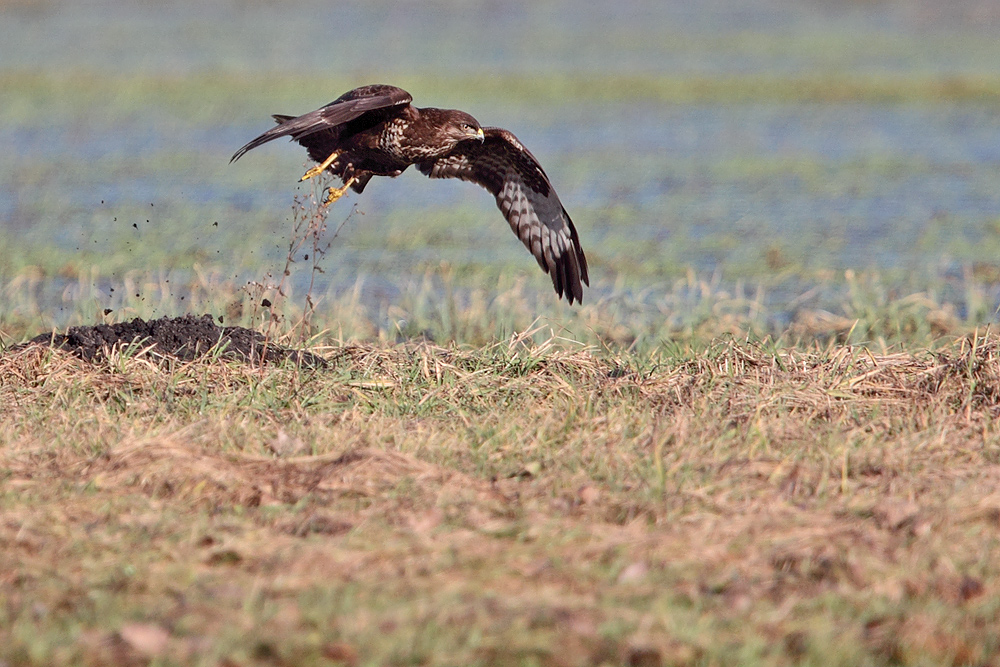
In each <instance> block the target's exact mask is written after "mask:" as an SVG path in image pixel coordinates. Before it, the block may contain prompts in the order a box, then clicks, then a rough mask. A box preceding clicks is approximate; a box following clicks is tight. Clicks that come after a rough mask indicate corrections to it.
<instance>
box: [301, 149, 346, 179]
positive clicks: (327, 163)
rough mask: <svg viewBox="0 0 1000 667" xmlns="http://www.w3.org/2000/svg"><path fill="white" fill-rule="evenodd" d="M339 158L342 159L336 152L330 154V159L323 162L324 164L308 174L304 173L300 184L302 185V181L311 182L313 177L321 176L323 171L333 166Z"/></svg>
mask: <svg viewBox="0 0 1000 667" xmlns="http://www.w3.org/2000/svg"><path fill="white" fill-rule="evenodd" d="M338 157H340V153H338V152H336V151H334V152H333V153H330V157H328V158H327V159H325V160H323V163H322V164H318V165H316V166H315V167H313V168H312V169H310V170H309V171H307V172H306V173H304V174H303V175H302V178H300V179H299V183H301V182H302V181H306V180H309V179H310V178H312V177H313V176H319V175H320V174H322V173H323V170H324V169H326V168H327V167H329V166H330V165H331V164H333V161H334V160H336V159H337V158H338Z"/></svg>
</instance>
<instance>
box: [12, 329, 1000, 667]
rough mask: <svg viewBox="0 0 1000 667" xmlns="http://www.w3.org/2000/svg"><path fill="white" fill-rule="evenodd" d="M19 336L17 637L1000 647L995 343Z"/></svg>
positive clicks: (132, 661) (887, 652) (15, 389)
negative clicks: (160, 341)
mask: <svg viewBox="0 0 1000 667" xmlns="http://www.w3.org/2000/svg"><path fill="white" fill-rule="evenodd" d="M535 338H537V335H536V336H531V335H525V336H520V337H518V336H515V337H512V338H510V339H508V340H505V341H502V342H499V343H495V344H492V345H487V346H476V347H469V346H458V345H450V346H446V347H440V346H435V345H433V344H430V343H417V342H411V343H405V344H399V345H394V344H388V343H383V344H348V345H343V346H340V345H335V346H331V347H327V348H318V349H317V350H316V351H317V352H319V353H321V354H323V355H324V356H326V357H327V358H328V360H329V361H330V362H331V367H330V368H329V369H326V370H322V371H310V370H304V369H297V368H295V367H294V366H292V365H288V366H281V367H275V366H270V367H265V368H252V367H249V366H245V365H239V364H236V363H234V362H228V361H225V360H224V359H222V358H216V357H207V358H203V359H202V360H199V361H195V362H190V363H179V362H170V361H169V360H164V359H161V358H157V357H156V356H155V355H154V354H153V353H152V352H150V351H143V350H141V349H139V348H133V349H130V350H124V351H120V352H118V353H116V354H113V355H111V356H110V357H109V358H107V359H105V360H104V361H101V362H98V363H97V364H88V363H85V362H83V361H80V360H78V359H76V358H75V357H72V356H70V355H67V354H65V353H60V352H53V351H50V350H46V349H42V348H28V349H23V350H20V351H15V352H11V351H8V352H7V353H5V354H3V355H2V356H0V402H2V404H3V405H4V406H5V408H4V411H3V415H2V417H0V508H2V509H0V517H2V519H0V545H2V548H0V572H2V575H0V600H2V601H3V603H2V605H0V661H2V662H3V664H5V665H11V666H14V665H60V664H62V665H75V664H116V665H138V664H157V665H172V664H178V665H180V664H184V665H257V664H271V665H309V664H316V665H320V664H337V663H340V664H349V665H412V664H424V665H455V664H466V665H476V664H480V665H560V666H561V665H567V666H569V665H598V664H627V665H661V664H663V665H724V664H732V665H735V664H740V665H787V664H815V665H858V664H875V665H877V664H886V665H898V664H905V665H942V664H952V665H965V664H970V665H971V664H976V665H980V664H996V660H997V659H998V657H1000V641H998V638H997V634H996V631H995V629H996V616H997V602H996V601H997V599H998V598H997V586H998V585H1000V568H998V565H997V564H998V563H1000V541H998V539H997V529H998V527H1000V495H998V493H997V487H998V482H1000V476H998V475H1000V473H998V472H997V471H998V467H997V460H998V458H1000V429H998V428H997V426H996V420H995V418H996V411H997V408H996V406H997V404H998V402H1000V363H998V362H1000V340H998V339H997V338H996V336H994V335H991V334H985V335H984V334H982V333H980V334H973V335H971V336H969V337H963V338H961V339H959V340H957V341H955V342H954V343H941V344H939V345H937V346H936V348H935V349H934V350H933V351H931V350H924V351H906V352H900V351H896V352H893V351H887V352H872V351H870V350H869V349H867V348H865V347H860V346H848V345H841V344H836V343H830V344H823V345H812V346H803V345H800V346H791V345H776V344H773V343H770V342H767V341H764V342H750V341H746V340H733V339H728V340H727V339H726V338H725V337H723V338H720V339H717V340H716V341H715V342H714V343H711V344H708V345H684V344H676V345H673V346H661V347H660V348H658V351H656V352H655V353H647V354H636V353H629V352H612V351H611V350H609V349H597V348H593V347H587V346H583V345H580V344H574V343H571V342H568V341H566V340H563V339H559V338H555V337H553V338H551V339H549V340H547V341H543V342H540V343H538V342H533V341H534V339H535Z"/></svg>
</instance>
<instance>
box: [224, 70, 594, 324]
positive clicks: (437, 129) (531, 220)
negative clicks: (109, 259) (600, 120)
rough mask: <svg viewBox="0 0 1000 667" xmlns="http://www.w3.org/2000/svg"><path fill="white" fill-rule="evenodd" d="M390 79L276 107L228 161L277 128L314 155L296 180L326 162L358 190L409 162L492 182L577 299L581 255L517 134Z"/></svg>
mask: <svg viewBox="0 0 1000 667" xmlns="http://www.w3.org/2000/svg"><path fill="white" fill-rule="evenodd" d="M412 99H413V98H412V97H411V96H410V94H409V93H408V92H406V91H405V90H402V89H401V88H396V87H395V86H388V85H384V84H374V85H369V86H362V87H360V88H355V89H354V90H351V91H349V92H347V93H344V94H343V95H341V96H340V97H338V98H337V99H336V100H334V101H333V102H331V103H330V104H327V105H326V106H324V107H322V108H320V109H317V110H316V111H311V112H309V113H307V114H305V115H302V116H298V117H292V116H283V115H275V116H274V120H275V121H276V122H277V123H278V125H277V126H276V127H273V128H271V129H270V130H268V131H267V132H265V133H264V134H262V135H260V136H259V137H257V138H256V139H254V140H252V141H250V142H249V143H248V144H247V145H246V146H244V147H243V148H241V149H239V150H238V151H236V154H235V155H233V157H232V160H231V161H230V162H232V161H235V160H238V159H239V158H240V157H241V156H242V155H243V154H244V153H246V152H247V151H249V150H251V149H253V148H256V147H258V146H260V145H261V144H265V143H267V142H268V141H271V140H272V139H277V138H278V137H286V136H287V137H291V138H292V139H293V140H295V141H297V142H298V143H299V144H301V145H302V146H304V147H305V149H306V151H307V152H308V153H309V157H310V158H311V159H312V160H314V161H315V162H317V164H316V166H314V167H313V168H312V169H309V170H308V171H307V172H306V173H305V174H304V175H303V176H302V178H301V179H299V180H300V181H304V180H306V179H309V178H312V177H313V176H317V175H319V174H321V173H323V171H324V170H327V171H330V172H331V173H333V174H334V175H336V176H338V177H339V178H340V179H341V181H342V182H343V186H341V187H339V188H332V187H331V188H330V191H329V193H328V195H327V198H326V200H325V202H324V206H329V205H330V204H331V203H333V202H334V201H336V200H337V199H339V198H340V197H341V196H342V195H343V194H344V193H345V192H346V191H347V188H349V187H350V188H353V189H354V190H355V192H359V193H360V192H363V191H364V189H365V186H366V185H367V184H368V181H369V180H371V178H372V176H390V177H394V176H398V175H399V174H401V173H403V172H404V171H405V170H406V169H407V167H409V166H410V165H416V166H417V169H419V170H420V172H421V173H423V174H425V175H427V176H429V177H430V178H459V179H461V180H463V181H471V182H473V183H476V184H478V185H480V186H482V187H483V188H486V189H487V190H489V191H490V192H491V193H492V194H493V196H494V197H496V202H497V206H498V207H499V208H500V211H501V212H502V213H503V215H504V217H505V218H506V219H507V222H508V223H509V224H510V228H511V229H512V230H513V231H514V233H515V234H516V235H517V237H518V238H519V239H521V242H522V243H523V244H524V245H525V246H526V247H527V248H528V250H529V251H530V252H531V254H532V255H534V256H535V259H536V260H537V261H538V265H539V266H541V267H542V270H543V271H545V272H546V273H548V274H549V275H550V276H551V278H552V285H553V287H555V290H556V294H558V295H559V296H560V297H561V296H564V295H565V297H566V300H567V301H569V303H571V304H572V303H573V301H574V300H576V301H577V302H582V299H583V285H582V284H581V282H582V283H583V284H586V285H590V279H589V277H588V276H587V258H586V256H584V254H583V248H581V247H580V238H579V237H578V236H577V233H576V228H575V227H574V226H573V221H572V220H570V217H569V214H568V213H566V209H565V208H563V205H562V203H561V202H560V201H559V197H558V196H556V191H555V190H554V189H553V187H552V184H551V183H550V182H549V178H548V176H546V175H545V171H543V170H542V167H541V165H540V164H538V160H536V159H535V157H534V156H533V155H532V154H531V153H530V152H529V151H528V149H527V148H525V147H524V146H523V145H522V144H521V142H520V141H518V139H517V137H515V136H514V135H513V134H511V133H510V132H508V131H507V130H504V129H501V128H498V127H481V126H480V125H479V122H478V121H477V120H476V119H475V118H473V117H472V116H470V115H469V114H467V113H465V112H464V111H458V110H455V109H435V108H418V107H415V106H411V104H410V102H411V100H412Z"/></svg>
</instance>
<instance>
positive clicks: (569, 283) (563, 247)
mask: <svg viewBox="0 0 1000 667" xmlns="http://www.w3.org/2000/svg"><path fill="white" fill-rule="evenodd" d="M483 132H484V133H485V135H486V138H485V140H484V141H483V142H482V143H480V142H478V141H463V142H461V143H459V144H458V146H456V147H455V149H454V150H453V151H452V152H451V153H449V154H448V155H447V156H445V157H443V158H439V159H438V160H435V161H433V162H423V163H420V164H418V165H417V168H418V169H419V170H420V171H421V172H422V173H424V174H425V175H427V176H429V177H431V178H460V179H462V180H463V181H471V182H473V183H477V184H478V185H480V186H482V187H484V188H486V189H487V190H489V191H490V192H491V193H493V196H494V197H496V200H497V207H498V208H499V209H500V211H501V212H502V213H503V214H504V217H506V218H507V222H508V223H509V224H510V228H511V229H512V230H513V231H514V233H515V234H517V237H518V238H519V239H521V242H522V243H523V244H524V245H525V246H526V247H527V248H528V250H529V251H531V254H532V255H534V256H535V259H536V260H537V261H538V265H539V266H541V267H542V270H544V271H545V272H546V273H548V274H549V275H550V276H551V277H552V285H553V287H555V290H556V294H558V295H559V296H563V295H565V296H566V300H567V301H569V302H570V303H573V300H574V299H575V300H576V301H578V302H582V300H583V285H582V284H581V281H582V282H583V283H584V284H587V285H590V278H589V277H588V276H587V258H586V256H584V254H583V248H581V247H580V238H579V237H578V236H577V233H576V228H575V227H574V226H573V221H572V220H570V217H569V214H567V213H566V209H565V208H563V205H562V202H560V201H559V197H558V196H556V191H555V190H554V189H553V188H552V184H551V183H550V182H549V178H548V176H546V175H545V172H544V171H543V170H542V167H541V165H539V164H538V160H536V159H535V157H534V156H533V155H532V154H531V153H530V152H529V151H528V149H527V148H525V147H524V145H522V144H521V142H520V141H518V139H517V137H515V136H514V135H513V134H511V133H510V132H508V131H507V130H503V129H500V128H498V127H484V128H483Z"/></svg>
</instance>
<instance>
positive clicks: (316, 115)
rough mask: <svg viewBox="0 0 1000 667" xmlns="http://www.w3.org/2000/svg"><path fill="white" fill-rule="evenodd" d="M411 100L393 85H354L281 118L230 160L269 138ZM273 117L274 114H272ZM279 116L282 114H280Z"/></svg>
mask: <svg viewBox="0 0 1000 667" xmlns="http://www.w3.org/2000/svg"><path fill="white" fill-rule="evenodd" d="M412 100H413V98H412V97H411V96H410V94H409V93H408V92H406V91H405V90H403V89H402V88H397V87H395V86H387V85H384V84H373V85H370V86H361V87H360V88H355V89H354V90H351V91H348V92H346V93H344V94H343V95H341V96H340V97H338V98H337V99H335V100H334V101H333V102H330V103H329V104H327V105H326V106H325V107H321V108H319V109H317V110H316V111H310V112H309V113H307V114H304V115H302V116H299V117H298V118H291V119H289V120H285V121H284V122H281V124H280V125H278V126H277V127H273V128H271V129H270V130H268V131H267V132H265V133H264V134H262V135H260V136H259V137H257V138H256V139H254V140H253V141H251V142H250V143H248V144H247V145H246V146H244V147H243V148H241V149H239V150H238V151H236V153H235V154H234V155H233V157H232V159H231V160H230V162H235V161H236V160H239V159H240V158H241V157H242V156H243V154H244V153H246V152H247V151H249V150H252V149H254V148H257V147H258V146H260V145H261V144H266V143H267V142H269V141H271V140H272V139H277V138H278V137H288V136H290V137H292V139H299V138H301V137H304V136H306V135H309V134H312V133H314V132H319V131H321V130H326V129H329V128H331V127H335V126H337V125H343V124H344V123H348V122H350V121H352V120H354V119H355V118H357V117H359V116H361V115H362V114H364V113H366V112H368V111H375V110H377V109H387V108H389V107H398V106H404V105H407V104H409V103H410V102H411V101H412ZM275 118H278V117H277V116H276V117H275ZM281 118H282V119H283V118H286V117H284V116H282V117H281ZM279 122H280V121H279Z"/></svg>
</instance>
